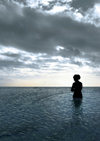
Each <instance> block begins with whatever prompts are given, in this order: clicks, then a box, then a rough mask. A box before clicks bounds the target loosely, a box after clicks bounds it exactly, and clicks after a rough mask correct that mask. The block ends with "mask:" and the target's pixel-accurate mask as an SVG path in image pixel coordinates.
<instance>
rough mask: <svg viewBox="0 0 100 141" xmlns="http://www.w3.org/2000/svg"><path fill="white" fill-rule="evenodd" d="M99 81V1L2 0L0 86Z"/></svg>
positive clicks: (0, 7) (0, 19)
mask: <svg viewBox="0 0 100 141" xmlns="http://www.w3.org/2000/svg"><path fill="white" fill-rule="evenodd" d="M74 74H80V75H81V80H80V81H81V82H82V83H83V86H100V0H0V86H71V85H72V83H73V75H74Z"/></svg>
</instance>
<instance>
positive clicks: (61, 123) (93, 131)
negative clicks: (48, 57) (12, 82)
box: [0, 87, 100, 141]
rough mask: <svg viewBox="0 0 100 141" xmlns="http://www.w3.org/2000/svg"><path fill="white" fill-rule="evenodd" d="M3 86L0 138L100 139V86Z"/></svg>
mask: <svg viewBox="0 0 100 141" xmlns="http://www.w3.org/2000/svg"><path fill="white" fill-rule="evenodd" d="M82 93H83V99H82V101H81V100H73V98H72V93H71V92H70V88H67V87H64V88H63V87H61V88H55V87H54V88H48V87H46V88H41V87H36V88H32V87H30V88H18V87H16V88H10V87H9V88H7V87H6V88H4V87H1V88H0V141H99V140H100V88H83V92H82Z"/></svg>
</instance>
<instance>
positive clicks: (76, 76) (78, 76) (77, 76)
mask: <svg viewBox="0 0 100 141" xmlns="http://www.w3.org/2000/svg"><path fill="white" fill-rule="evenodd" d="M73 78H74V81H78V80H79V79H80V78H81V77H80V75H79V74H75V75H74V76H73Z"/></svg>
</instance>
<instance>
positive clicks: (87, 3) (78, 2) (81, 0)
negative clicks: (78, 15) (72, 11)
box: [71, 0, 100, 11]
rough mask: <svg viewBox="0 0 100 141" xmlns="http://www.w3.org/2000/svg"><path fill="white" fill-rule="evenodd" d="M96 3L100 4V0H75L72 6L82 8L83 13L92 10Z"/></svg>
mask: <svg viewBox="0 0 100 141" xmlns="http://www.w3.org/2000/svg"><path fill="white" fill-rule="evenodd" d="M95 3H100V0H73V1H72V3H71V6H72V7H74V8H76V9H79V8H81V9H82V10H83V11H85V10H88V9H89V8H92V7H93V6H94V4H95Z"/></svg>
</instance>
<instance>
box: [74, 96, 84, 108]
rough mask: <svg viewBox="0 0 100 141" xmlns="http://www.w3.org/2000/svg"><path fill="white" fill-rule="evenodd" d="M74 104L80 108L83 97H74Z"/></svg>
mask: <svg viewBox="0 0 100 141" xmlns="http://www.w3.org/2000/svg"><path fill="white" fill-rule="evenodd" d="M73 104H74V106H75V107H76V108H79V107H80V106H81V104H82V99H81V98H74V99H73Z"/></svg>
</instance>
